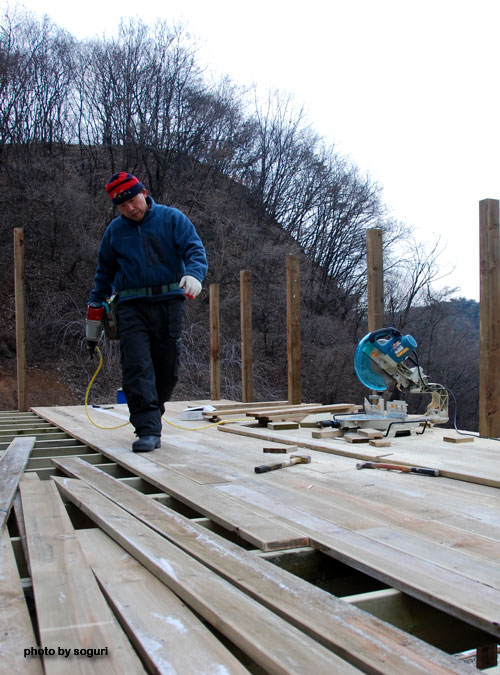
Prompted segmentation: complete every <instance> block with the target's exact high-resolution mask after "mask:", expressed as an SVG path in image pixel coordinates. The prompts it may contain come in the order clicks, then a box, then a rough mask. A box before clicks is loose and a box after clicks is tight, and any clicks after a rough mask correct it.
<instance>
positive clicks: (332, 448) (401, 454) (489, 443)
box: [218, 424, 500, 487]
mask: <svg viewBox="0 0 500 675" xmlns="http://www.w3.org/2000/svg"><path fill="white" fill-rule="evenodd" d="M218 431H222V432H226V433H230V434H238V435H242V436H247V437H250V438H255V439H259V440H264V441H266V442H268V441H275V442H278V443H284V444H289V445H298V446H299V447H303V448H307V449H310V450H318V451H320V452H325V453H329V454H335V455H340V456H343V457H353V458H356V459H358V460H376V459H377V458H379V457H380V456H381V455H383V456H384V457H386V458H388V457H390V460H391V462H392V463H395V464H403V465H406V466H416V465H418V466H432V467H434V468H436V469H439V472H440V475H441V476H444V477H446V478H453V479H454V480H462V481H470V482H473V483H479V484H482V485H490V486H493V487H500V452H499V449H498V443H496V442H495V441H493V440H489V439H485V438H476V439H475V442H474V444H473V446H471V444H465V447H464V446H463V445H458V446H457V445H455V444H452V443H446V442H444V441H443V434H445V433H446V431H444V430H442V429H438V428H434V429H432V430H430V431H428V432H426V433H425V434H424V435H420V436H412V437H402V438H395V439H394V438H391V446H390V448H380V449H379V450H378V451H377V448H376V447H374V446H371V445H369V444H361V445H356V446H355V447H354V446H352V445H351V444H349V445H348V444H347V443H345V441H344V440H343V439H335V438H332V439H329V440H328V442H326V441H323V442H321V441H318V440H315V439H313V438H311V434H310V432H308V430H306V429H297V430H293V431H288V432H286V431H280V432H278V431H275V432H273V431H270V430H267V429H262V428H257V427H249V426H245V425H240V424H232V425H230V426H227V427H226V426H222V427H218Z"/></svg>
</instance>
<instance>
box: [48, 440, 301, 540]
mask: <svg viewBox="0 0 500 675" xmlns="http://www.w3.org/2000/svg"><path fill="white" fill-rule="evenodd" d="M108 453H109V456H110V457H111V458H112V459H114V460H115V461H117V462H118V463H119V464H120V465H121V466H124V467H125V468H127V469H129V470H130V471H132V472H133V473H136V475H138V476H140V477H141V478H144V480H147V481H149V482H151V483H153V485H155V486H156V487H157V488H158V490H159V491H160V492H166V493H167V494H169V495H170V496H172V497H175V498H176V499H178V500H179V501H181V502H182V503H183V504H186V505H187V506H190V507H191V508H193V509H195V510H196V511H199V513H201V514H202V515H204V516H206V517H207V518H210V519H211V520H213V522H215V523H217V524H218V525H220V526H221V527H224V528H225V529H227V530H229V531H231V532H237V533H238V535H239V536H240V537H241V538H242V539H244V540H245V541H248V542H249V543H251V544H253V545H254V546H256V547H257V548H260V549H261V550H263V551H271V550H274V549H286V548H295V547H296V546H307V544H308V539H307V537H305V536H304V535H303V534H302V533H301V532H300V531H299V530H295V529H293V528H291V527H289V526H287V525H285V524H283V523H282V522H281V521H277V520H276V519H274V518H273V517H272V516H270V515H269V514H268V513H267V512H266V513H261V512H259V511H258V510H256V509H250V508H247V507H243V508H242V507H241V506H240V505H239V504H236V503H235V502H234V500H232V499H231V498H228V497H226V496H224V495H221V494H219V493H218V492H215V491H214V490H212V489H211V488H210V487H208V486H204V485H198V484H196V483H193V482H192V481H190V480H189V479H188V478H185V477H184V476H180V475H177V474H176V473H175V472H173V471H168V470H167V469H165V468H163V467H161V466H159V465H157V464H156V463H154V462H150V461H148V460H147V459H145V458H144V457H141V456H138V455H134V454H133V453H130V452H126V451H124V450H122V449H121V448H120V449H117V450H115V451H114V452H111V451H109V446H108ZM52 461H53V463H54V464H55V465H56V466H60V467H62V468H63V469H65V468H66V467H68V466H69V465H68V464H67V463H65V461H64V458H57V459H56V458H54V459H53V460H52Z"/></svg>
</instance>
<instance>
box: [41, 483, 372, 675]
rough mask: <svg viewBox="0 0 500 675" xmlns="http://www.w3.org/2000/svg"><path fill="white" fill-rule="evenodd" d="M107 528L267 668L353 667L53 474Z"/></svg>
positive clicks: (105, 502) (89, 492) (329, 670)
mask: <svg viewBox="0 0 500 675" xmlns="http://www.w3.org/2000/svg"><path fill="white" fill-rule="evenodd" d="M52 480H53V481H54V482H56V483H57V485H58V487H59V489H60V490H61V491H62V492H63V493H64V494H65V496H66V497H68V498H69V499H72V500H73V501H75V503H78V505H79V507H80V508H81V509H82V510H84V512H85V513H87V515H89V516H90V517H91V518H92V519H93V520H94V522H96V523H97V524H98V525H99V526H100V527H101V528H102V529H103V530H104V531H105V532H106V533H107V534H109V535H110V536H111V537H113V539H114V540H115V541H116V542H117V543H119V544H120V545H121V546H122V547H123V548H125V549H126V550H127V551H128V553H130V554H131V555H133V556H134V557H135V558H136V559H137V560H139V561H140V562H141V563H142V564H143V565H144V566H145V567H147V568H148V569H149V570H150V571H151V572H152V573H153V574H154V575H155V576H157V577H158V578H159V579H161V581H162V582H163V583H165V584H166V585H167V586H168V587H169V588H170V589H171V590H172V591H173V592H174V593H175V594H176V595H178V596H179V597H180V598H181V599H182V600H183V601H184V602H185V603H186V604H187V605H188V606H189V607H191V609H192V610H194V611H196V612H197V613H198V614H200V615H201V616H202V617H203V618H204V619H205V620H206V621H208V622H209V623H211V624H212V625H214V626H215V627H216V628H217V629H218V630H219V631H221V632H222V633H223V634H224V635H225V636H226V637H227V638H228V639H229V640H230V641H231V642H233V643H234V644H236V645H237V646H238V647H239V648H240V649H242V650H243V651H244V652H245V653H246V654H247V655H248V656H249V657H250V658H252V659H253V660H254V661H255V662H256V663H258V664H259V665H260V666H261V667H262V668H265V669H266V671H268V672H269V673H283V672H287V673H300V675H302V674H303V673H304V672H307V669H308V668H309V667H310V664H311V663H314V672H315V674H317V675H320V674H321V673H325V675H326V674H328V675H332V674H333V673H339V675H348V674H350V673H355V672H356V673H357V672H359V670H358V669H356V668H354V667H353V666H351V665H350V664H348V663H347V662H346V661H344V660H343V659H340V658H339V657H338V656H336V655H335V654H333V652H330V651H329V650H327V649H326V648H325V647H323V646H321V645H319V644H318V643H316V642H315V641H314V640H312V639H311V638H310V637H308V636H307V635H305V634H304V633H302V632H301V631H299V630H298V629H296V628H294V627H293V626H291V625H290V624H288V623H287V622H286V621H284V620H283V619H281V618H280V617H278V616H277V615H276V614H274V613H273V612H271V611H270V610H268V609H266V608H265V607H264V606H263V605H259V603H257V602H256V601H254V600H252V599H251V598H250V597H249V596H247V595H246V594H244V593H242V592H241V591H239V590H238V589H236V588H235V587H234V586H232V585H231V584H230V583H229V582H227V581H225V580H223V579H222V578H221V577H219V576H218V575H217V574H215V573H214V572H212V571H210V570H209V569H208V568H207V567H205V566H204V565H202V564H201V563H199V562H198V561H196V560H195V559H194V558H191V557H190V556H189V555H187V554H186V553H184V552H183V551H181V550H180V549H179V548H178V547H177V546H174V545H173V544H171V543H170V542H168V541H167V540H166V539H165V538H164V537H162V536H161V535H159V534H157V533H156V532H154V531H153V530H151V529H150V528H149V527H147V526H146V525H144V524H142V523H141V522H139V521H138V520H137V519H136V518H134V517H133V516H130V515H129V514H127V513H126V512H125V511H124V510H123V509H121V508H119V507H118V506H116V505H115V504H114V503H113V502H111V501H110V500H109V499H106V498H105V497H104V496H102V495H101V494H100V493H99V492H96V491H95V490H94V489H92V488H91V487H90V486H88V485H86V484H85V483H82V481H79V480H76V479H71V478H59V477H53V479H52Z"/></svg>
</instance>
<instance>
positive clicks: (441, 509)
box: [275, 458, 500, 558]
mask: <svg viewBox="0 0 500 675" xmlns="http://www.w3.org/2000/svg"><path fill="white" fill-rule="evenodd" d="M310 466H311V465H307V466H303V467H301V468H302V469H303V470H302V471H301V472H300V474H299V473H295V474H294V475H293V476H292V475H291V473H290V472H288V474H287V475H286V479H287V482H288V483H289V484H290V487H292V483H293V488H294V490H295V489H296V490H297V491H298V492H303V491H305V490H308V492H310V493H311V494H315V493H319V496H320V497H322V498H323V499H324V500H325V501H328V502H330V499H333V500H335V498H336V497H337V498H338V499H340V500H341V501H342V500H345V502H346V503H349V504H350V505H351V507H352V508H353V510H358V511H359V509H360V508H361V509H362V510H363V509H364V510H365V513H367V512H368V511H370V515H372V516H373V515H375V514H377V513H379V512H380V511H381V510H382V511H385V512H386V513H387V518H392V519H393V520H394V519H395V518H396V519H397V518H398V517H399V516H400V514H401V512H404V514H411V516H412V518H410V520H408V521H407V520H406V518H407V516H406V515H402V514H401V520H400V526H402V525H403V524H404V527H405V528H406V527H407V526H408V528H412V527H413V526H412V523H413V524H414V525H415V526H416V525H417V523H416V522H415V520H414V519H420V520H421V521H422V528H424V527H425V526H426V523H429V522H430V523H439V524H442V525H444V526H449V527H450V528H455V529H454V530H453V529H450V530H449V532H448V535H449V539H448V543H449V545H453V542H454V541H456V540H457V536H458V537H460V533H461V532H463V535H462V536H465V537H466V538H467V539H466V540H467V541H469V542H470V544H471V546H470V549H471V551H472V552H474V553H475V554H476V555H485V556H486V557H487V558H490V557H491V555H490V553H489V552H488V551H489V550H490V547H489V546H487V545H486V546H484V544H485V543H486V544H487V543H488V542H487V540H495V541H497V542H498V541H500V522H499V519H498V513H499V511H500V491H499V490H498V489H496V488H492V487H490V486H483V485H475V484H472V483H470V482H460V481H455V480H449V479H446V478H442V477H440V478H439V479H432V484H429V480H430V479H429V478H427V477H422V476H417V475H409V474H399V473H397V472H385V471H377V472H375V471H371V472H370V475H369V476H368V475H367V474H366V473H364V472H363V471H356V470H355V468H354V466H353V463H351V464H350V463H349V460H343V459H340V458H336V460H335V463H334V464H333V465H332V468H333V466H335V467H338V469H337V471H330V472H329V473H328V474H323V473H320V472H318V471H315V470H310V468H309V467H310ZM275 479H276V480H275V482H282V481H283V477H282V476H281V475H280V476H275ZM358 500H362V501H361V502H359V501H358ZM356 504H358V506H357V507H356ZM468 535H473V536H478V537H480V539H478V540H476V542H477V547H476V544H475V543H472V542H471V540H469V539H468ZM443 536H444V535H443ZM485 540H486V542H485ZM457 546H460V544H459V543H458V544H457Z"/></svg>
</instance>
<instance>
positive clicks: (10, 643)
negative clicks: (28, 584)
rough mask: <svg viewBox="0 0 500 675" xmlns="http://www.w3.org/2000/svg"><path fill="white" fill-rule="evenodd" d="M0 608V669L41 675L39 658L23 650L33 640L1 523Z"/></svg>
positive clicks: (33, 641) (14, 565) (14, 562)
mask: <svg viewBox="0 0 500 675" xmlns="http://www.w3.org/2000/svg"><path fill="white" fill-rule="evenodd" d="M0 607H1V611H0V654H1V661H2V664H1V670H2V672H4V673H13V674H14V673H23V675H24V674H26V675H42V673H43V668H42V662H41V660H40V657H39V656H32V657H28V658H26V657H25V656H24V650H25V649H30V648H31V647H34V648H36V646H37V642H36V638H35V634H34V632H33V626H32V623H31V619H30V616H29V613H28V608H27V606H26V601H25V598H24V593H23V589H22V587H21V581H20V579H19V573H18V571H17V566H16V561H15V558H14V553H13V551H12V545H11V543H10V538H9V533H8V532H7V528H6V527H5V526H4V527H3V528H2V529H1V530H0Z"/></svg>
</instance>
